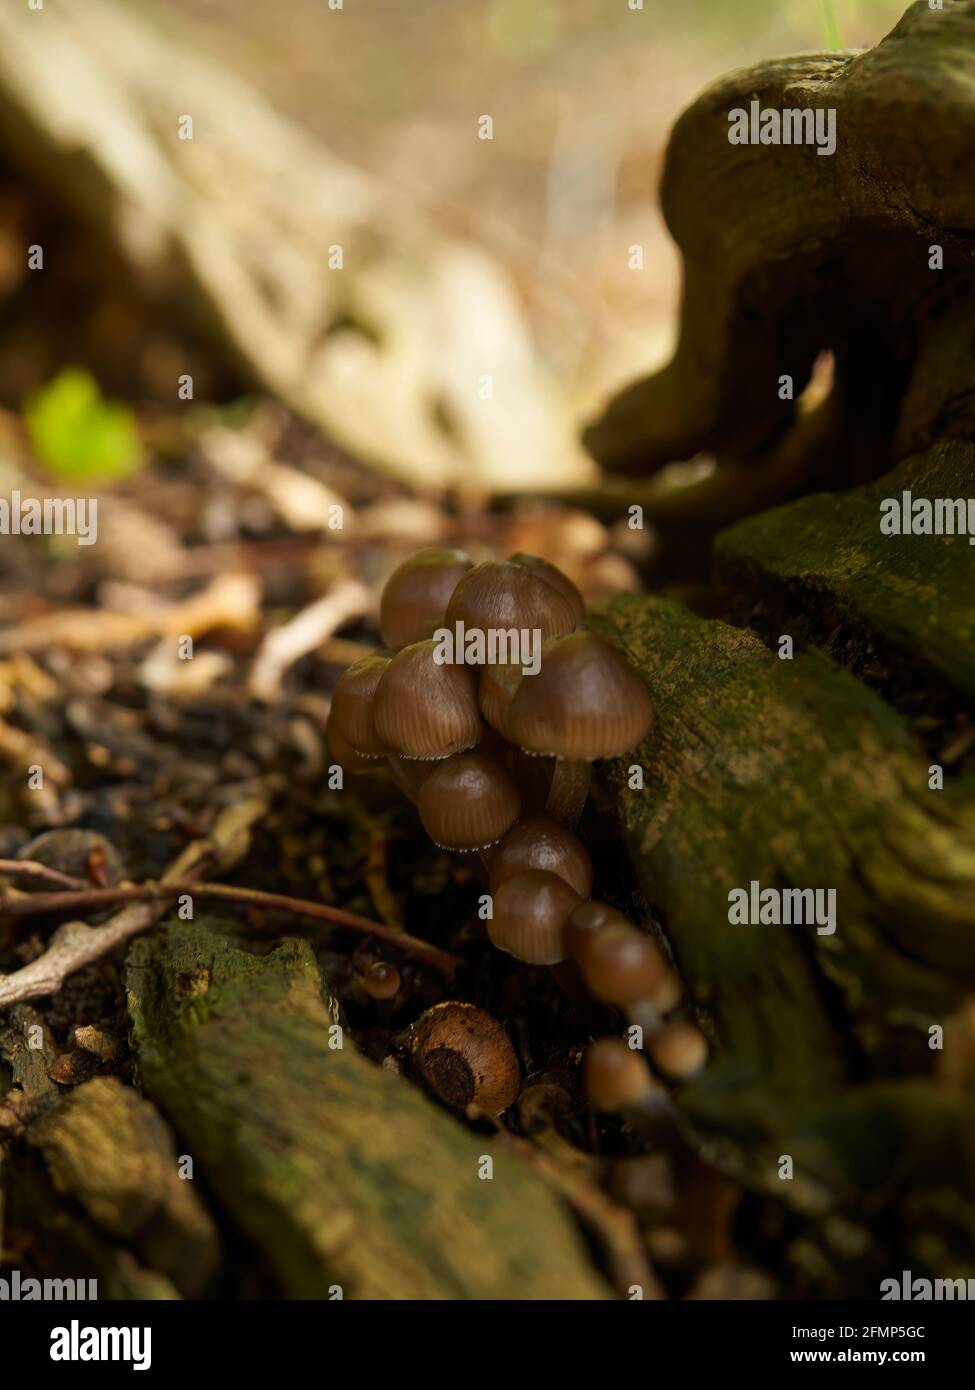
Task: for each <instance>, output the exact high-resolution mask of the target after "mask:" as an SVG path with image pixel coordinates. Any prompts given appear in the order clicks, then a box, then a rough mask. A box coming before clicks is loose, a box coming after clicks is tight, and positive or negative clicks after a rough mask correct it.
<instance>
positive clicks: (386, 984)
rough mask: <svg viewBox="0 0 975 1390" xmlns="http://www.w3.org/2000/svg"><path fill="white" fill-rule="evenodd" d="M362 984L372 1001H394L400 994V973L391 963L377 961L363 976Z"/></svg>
mask: <svg viewBox="0 0 975 1390" xmlns="http://www.w3.org/2000/svg"><path fill="white" fill-rule="evenodd" d="M362 983H363V985H364V986H365V991H366V993H367V994H368V995H369V997H370V999H381V1000H387V999H392V998H394V997H395V995H396V994H398V993H399V987H400V976H399V971H398V970H397V969H396V966H395V965H391V964H390V963H389V961H385V960H375V961H373V963H372V965H370V966H369V968H368V970H366V972H365V974H364V975H363V977H362Z"/></svg>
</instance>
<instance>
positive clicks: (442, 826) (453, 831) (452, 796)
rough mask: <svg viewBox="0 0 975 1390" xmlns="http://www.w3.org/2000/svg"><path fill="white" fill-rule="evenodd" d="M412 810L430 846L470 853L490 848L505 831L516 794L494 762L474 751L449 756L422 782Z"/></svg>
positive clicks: (518, 804) (515, 816) (512, 819)
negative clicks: (414, 807) (416, 807)
mask: <svg viewBox="0 0 975 1390" xmlns="http://www.w3.org/2000/svg"><path fill="white" fill-rule="evenodd" d="M417 806H418V808H419V812H420V820H421V821H422V822H423V828H424V830H425V831H426V832H427V834H428V835H429V836H430V839H431V840H433V842H434V844H436V845H439V846H440V848H441V849H456V850H476V849H486V848H487V847H488V846H489V845H496V844H497V843H498V841H499V840H500V839H501V838H502V836H503V835H505V834H506V833H507V831H508V830H510V829H511V827H512V826H513V825H514V823H515V821H516V820H517V819H518V812H519V810H520V809H521V796H520V794H519V792H518V788H517V786H516V785H515V783H514V781H513V779H512V778H511V776H510V774H509V773H507V772H505V770H504V768H503V767H501V766H500V765H499V764H498V763H495V762H492V761H491V759H490V758H485V757H483V756H482V755H481V754H480V753H455V754H454V756H453V757H451V758H447V759H446V760H445V761H444V762H442V763H439V764H438V765H437V767H435V768H434V769H433V771H432V772H431V773H430V775H429V777H427V778H425V779H424V781H423V784H422V786H421V787H420V792H419V796H418V798H417Z"/></svg>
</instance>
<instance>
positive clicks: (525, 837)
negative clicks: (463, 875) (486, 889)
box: [490, 816, 592, 898]
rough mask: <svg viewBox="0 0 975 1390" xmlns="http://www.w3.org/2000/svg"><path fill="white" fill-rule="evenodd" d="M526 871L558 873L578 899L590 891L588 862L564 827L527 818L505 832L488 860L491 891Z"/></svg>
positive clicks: (579, 843)
mask: <svg viewBox="0 0 975 1390" xmlns="http://www.w3.org/2000/svg"><path fill="white" fill-rule="evenodd" d="M529 869H538V870H541V871H542V872H543V873H549V874H558V876H559V878H562V879H564V880H565V882H566V883H567V884H568V885H569V887H570V888H572V889H573V890H574V892H576V893H578V894H579V897H580V898H588V896H589V894H590V893H591V892H592V860H591V859H590V858H589V854H588V852H587V850H586V847H585V845H584V844H583V843H582V841H581V840H580V839H579V837H578V835H574V834H573V833H572V831H571V830H570V829H569V827H568V826H567V825H562V824H561V823H560V822H559V821H555V820H549V819H548V817H547V816H530V817H529V818H528V819H527V820H523V821H519V822H518V824H517V825H516V826H515V827H514V828H513V829H512V830H509V831H508V833H507V835H506V836H505V837H504V839H503V840H502V841H501V844H500V845H499V846H498V848H497V851H496V852H495V854H494V855H493V856H492V859H491V866H490V872H491V892H492V893H496V892H497V891H498V889H499V888H500V887H501V885H502V883H505V882H506V881H507V880H508V879H509V878H513V877H514V875H515V874H520V873H524V872H525V871H526V870H529Z"/></svg>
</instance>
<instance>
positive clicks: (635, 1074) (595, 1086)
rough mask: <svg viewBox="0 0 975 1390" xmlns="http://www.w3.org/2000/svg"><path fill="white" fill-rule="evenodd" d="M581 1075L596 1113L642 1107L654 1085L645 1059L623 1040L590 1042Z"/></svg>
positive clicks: (605, 1039)
mask: <svg viewBox="0 0 975 1390" xmlns="http://www.w3.org/2000/svg"><path fill="white" fill-rule="evenodd" d="M582 1076H583V1084H584V1086H585V1088H586V1094H587V1095H588V1097H589V1099H590V1100H591V1101H592V1103H593V1105H594V1106H595V1107H596V1109H597V1110H607V1111H614V1110H625V1109H626V1108H627V1107H628V1106H635V1105H639V1104H640V1102H641V1101H642V1100H643V1099H644V1097H645V1096H646V1095H647V1094H648V1092H650V1091H652V1090H653V1089H654V1084H655V1083H654V1080H653V1077H652V1076H651V1074H650V1068H649V1067H648V1066H647V1062H646V1058H645V1057H644V1056H643V1054H642V1053H641V1052H637V1051H635V1050H634V1049H633V1048H631V1047H627V1045H626V1043H625V1042H623V1040H622V1039H621V1038H597V1039H596V1041H595V1042H593V1043H590V1045H589V1047H588V1048H587V1049H586V1056H585V1060H584V1061H583V1064H582Z"/></svg>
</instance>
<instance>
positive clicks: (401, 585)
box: [379, 545, 473, 648]
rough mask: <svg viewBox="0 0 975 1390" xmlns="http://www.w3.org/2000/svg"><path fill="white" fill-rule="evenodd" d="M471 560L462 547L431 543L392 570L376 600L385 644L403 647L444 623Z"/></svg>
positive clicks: (421, 640) (430, 633)
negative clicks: (451, 600)
mask: <svg viewBox="0 0 975 1390" xmlns="http://www.w3.org/2000/svg"><path fill="white" fill-rule="evenodd" d="M472 563H473V562H472V561H471V559H470V558H469V556H467V555H465V553H464V551H463V550H452V549H449V548H447V547H446V546H439V545H431V546H427V547H426V548H425V549H423V550H418V551H417V552H416V554H415V555H411V556H410V558H409V559H408V560H404V561H403V563H402V564H401V565H400V566H399V567H398V568H397V569H395V570H393V572H392V574H391V575H390V576H389V578H388V579H387V580H386V584H385V587H384V588H383V593H382V598H381V599H380V601H379V621H380V623H381V625H382V632H383V641H384V642H385V643H386V646H387V647H394V648H398V647H406V646H409V645H411V644H412V643H413V642H423V641H425V640H426V638H428V637H432V636H433V633H434V631H435V630H436V629H437V628H438V627H440V626H441V624H442V623H443V618H444V613H445V612H446V610H447V604H448V602H449V601H450V596H451V594H452V593H453V592H454V590H455V589H456V587H457V584H458V582H459V581H460V579H462V578H463V576H464V575H465V574H466V573H467V571H468V570H469V569H470V568H471V565H472Z"/></svg>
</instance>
